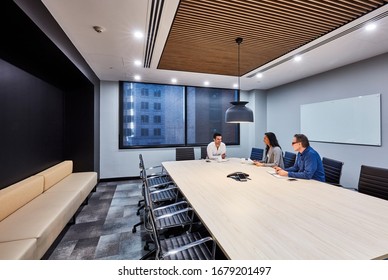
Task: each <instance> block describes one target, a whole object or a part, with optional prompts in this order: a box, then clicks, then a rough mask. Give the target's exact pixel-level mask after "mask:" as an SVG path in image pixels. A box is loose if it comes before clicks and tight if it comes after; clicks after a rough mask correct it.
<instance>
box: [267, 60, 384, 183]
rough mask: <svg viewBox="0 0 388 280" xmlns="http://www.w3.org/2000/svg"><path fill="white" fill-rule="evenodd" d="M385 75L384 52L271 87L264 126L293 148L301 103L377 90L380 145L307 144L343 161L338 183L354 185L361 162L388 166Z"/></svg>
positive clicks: (285, 144)
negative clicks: (378, 95)
mask: <svg viewBox="0 0 388 280" xmlns="http://www.w3.org/2000/svg"><path fill="white" fill-rule="evenodd" d="M387 77H388V54H383V55H380V56H377V57H374V58H371V59H368V60H364V61H361V62H358V63H354V64H351V65H348V66H345V67H342V68H339V69H336V70H333V71H329V72H325V73H323V74H320V75H316V76H313V77H310V78H306V79H303V80H300V81H297V82H294V83H290V84H288V85H284V86H281V87H278V88H274V89H271V90H269V91H268V92H267V128H268V129H269V130H271V131H273V132H275V133H276V135H277V136H278V140H279V142H280V145H281V146H282V148H283V151H287V150H289V151H293V150H292V147H291V140H292V137H293V135H294V134H295V133H299V132H300V105H301V104H308V103H314V102H320V101H327V100H334V99H342V98H348V97H354V96H359V95H369V94H376V93H380V94H381V95H382V96H381V103H382V104H381V106H382V108H381V111H382V128H381V129H382V145H381V147H375V146H362V145H349V144H332V143H318V142H311V143H310V145H311V146H312V147H313V148H315V149H316V150H317V151H318V152H319V154H320V155H321V157H323V156H325V157H329V158H333V159H337V160H340V161H343V162H344V166H343V174H342V179H341V183H342V184H343V185H344V186H346V187H352V188H354V187H357V184H358V178H359V172H360V167H361V165H362V164H365V165H372V166H380V167H385V168H388V158H387V156H386V155H387V154H388V129H387V125H388V120H387V118H388V115H387V112H388V83H387ZM327 114H330V112H327ZM333 125H335V123H333ZM349 125H351V124H349ZM307 137H308V135H307Z"/></svg>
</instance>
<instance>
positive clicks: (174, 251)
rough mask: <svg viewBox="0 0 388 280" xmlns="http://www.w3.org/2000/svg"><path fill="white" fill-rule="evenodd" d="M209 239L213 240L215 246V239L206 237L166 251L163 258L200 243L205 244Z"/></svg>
mask: <svg viewBox="0 0 388 280" xmlns="http://www.w3.org/2000/svg"><path fill="white" fill-rule="evenodd" d="M209 241H212V242H213V246H215V244H214V240H213V239H212V238H211V237H204V238H202V239H200V240H197V241H194V242H191V243H189V244H186V245H183V246H181V247H178V248H175V249H174V250H170V251H168V252H166V253H164V254H163V255H162V258H165V257H167V256H171V255H174V254H176V253H179V252H182V251H186V250H188V249H190V248H193V247H196V246H199V245H201V244H204V243H206V242H209ZM213 258H214V256H213Z"/></svg>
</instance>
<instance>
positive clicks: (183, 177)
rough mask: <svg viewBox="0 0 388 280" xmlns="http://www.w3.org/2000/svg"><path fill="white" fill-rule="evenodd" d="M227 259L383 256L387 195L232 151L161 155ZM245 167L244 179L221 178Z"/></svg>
mask: <svg viewBox="0 0 388 280" xmlns="http://www.w3.org/2000/svg"><path fill="white" fill-rule="evenodd" d="M162 164H163V166H164V168H165V169H166V171H167V172H168V174H169V175H170V176H171V177H172V179H173V180H174V182H175V183H176V184H177V186H178V187H179V189H180V190H181V192H182V193H183V195H184V196H185V198H186V199H187V200H188V202H189V203H190V204H191V206H192V207H193V208H194V209H195V212H196V213H197V215H198V216H199V218H200V219H201V221H202V222H203V224H204V225H205V226H206V228H207V229H208V230H209V232H210V234H211V235H212V237H213V238H214V239H215V240H216V241H217V244H218V245H219V246H220V247H221V248H222V250H223V252H224V253H225V254H226V255H227V257H228V258H229V259H234V260H253V259H262V260H264V259H269V260H276V259H277V260H291V259H297V260H310V259H313V260H322V259H330V260H339V259H347V260H352V259H353V260H354V259H358V260H365V259H384V258H388V201H386V200H383V199H379V198H375V197H372V196H368V195H364V194H360V193H358V192H356V191H352V190H348V189H345V188H341V187H336V186H332V185H329V184H326V183H322V182H318V181H315V180H301V179H298V180H296V181H288V180H287V179H286V178H276V177H275V176H273V175H271V174H270V173H269V172H268V171H271V170H273V169H272V168H270V167H257V166H255V165H253V164H246V163H241V161H240V159H236V158H230V159H228V160H227V161H224V162H217V161H211V162H206V161H205V160H192V161H168V162H163V163H162ZM236 171H242V172H245V173H248V174H249V175H250V176H249V178H250V180H248V181H247V182H239V181H236V180H234V179H232V178H227V177H226V176H227V175H228V174H229V173H232V172H236Z"/></svg>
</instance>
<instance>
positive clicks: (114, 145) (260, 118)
mask: <svg viewBox="0 0 388 280" xmlns="http://www.w3.org/2000/svg"><path fill="white" fill-rule="evenodd" d="M100 96H101V97H100V98H101V99H100V101H101V102H100V106H101V108H100V110H101V111H100V112H101V114H100V118H101V119H100V152H101V154H100V157H101V159H100V172H101V173H100V178H101V179H111V178H123V177H135V176H139V153H141V154H143V157H144V162H145V164H146V166H148V167H151V166H155V165H160V163H161V162H163V161H169V160H175V148H158V149H125V150H120V149H119V83H118V82H108V81H102V82H101V93H100ZM241 100H247V101H249V103H248V105H247V106H248V107H250V108H251V109H253V110H255V106H259V107H260V110H259V111H258V113H257V114H255V122H254V123H252V124H241V125H240V146H228V147H227V156H228V157H238V158H241V157H249V155H250V151H251V148H252V147H253V146H254V145H256V146H257V145H258V140H257V139H258V137H260V139H262V135H263V133H264V132H265V131H264V129H265V126H266V120H265V114H266V112H265V107H266V104H265V93H263V92H259V91H255V92H242V93H241ZM256 120H257V121H256ZM259 130H260V131H259ZM258 135H260V136H258ZM211 140H212V139H209V142H210V141H211ZM260 144H261V146H262V145H263V144H262V142H261V143H260ZM195 153H196V158H198V159H199V158H200V154H201V151H200V148H199V147H196V148H195Z"/></svg>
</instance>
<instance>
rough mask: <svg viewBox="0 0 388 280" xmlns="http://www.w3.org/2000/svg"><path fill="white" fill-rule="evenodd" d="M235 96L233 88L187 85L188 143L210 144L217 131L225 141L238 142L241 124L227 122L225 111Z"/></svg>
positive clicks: (228, 142)
mask: <svg viewBox="0 0 388 280" xmlns="http://www.w3.org/2000/svg"><path fill="white" fill-rule="evenodd" d="M235 98H236V99H237V96H236V93H235V91H234V90H231V89H215V88H199V87H187V104H188V106H187V124H188V127H187V144H188V145H205V144H208V143H209V142H210V141H211V140H212V139H213V134H214V133H215V132H220V133H221V134H222V141H223V142H224V143H226V144H229V145H231V144H238V143H239V131H238V129H239V126H238V125H237V124H231V123H226V122H225V111H226V110H227V109H228V108H229V107H230V106H231V105H230V101H232V100H235Z"/></svg>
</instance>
